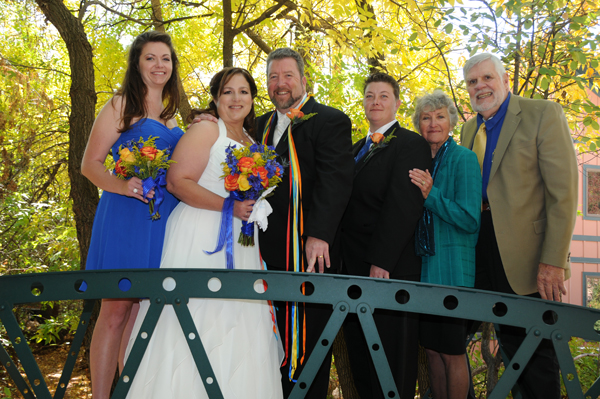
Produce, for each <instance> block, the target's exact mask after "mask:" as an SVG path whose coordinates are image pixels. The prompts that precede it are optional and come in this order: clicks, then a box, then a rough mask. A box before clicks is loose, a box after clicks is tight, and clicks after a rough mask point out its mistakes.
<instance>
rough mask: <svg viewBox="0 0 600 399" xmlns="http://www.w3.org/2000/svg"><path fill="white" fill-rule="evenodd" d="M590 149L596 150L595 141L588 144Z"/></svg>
mask: <svg viewBox="0 0 600 399" xmlns="http://www.w3.org/2000/svg"><path fill="white" fill-rule="evenodd" d="M590 151H596V143H592V144H590Z"/></svg>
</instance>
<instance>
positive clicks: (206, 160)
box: [126, 68, 283, 399]
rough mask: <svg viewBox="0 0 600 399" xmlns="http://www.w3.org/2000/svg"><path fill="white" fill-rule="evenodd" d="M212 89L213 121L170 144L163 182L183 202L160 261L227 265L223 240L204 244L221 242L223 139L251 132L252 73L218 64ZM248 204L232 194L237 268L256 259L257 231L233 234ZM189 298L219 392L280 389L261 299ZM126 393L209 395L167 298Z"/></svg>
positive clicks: (144, 305)
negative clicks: (249, 240) (251, 235)
mask: <svg viewBox="0 0 600 399" xmlns="http://www.w3.org/2000/svg"><path fill="white" fill-rule="evenodd" d="M210 89H211V94H212V96H213V101H211V103H210V105H209V107H210V108H209V110H207V111H208V112H209V113H212V114H214V115H215V116H217V117H219V118H220V119H219V123H218V124H215V123H214V122H209V121H203V122H200V123H197V124H194V125H193V126H192V127H190V129H189V130H188V131H187V132H186V134H185V135H184V136H183V137H182V138H181V140H180V141H179V144H178V145H177V147H176V148H175V151H174V152H173V157H172V159H173V160H175V161H176V163H174V164H172V165H171V167H170V169H169V172H168V178H167V182H168V183H167V189H168V190H169V191H170V192H171V193H173V194H174V195H175V196H176V197H178V198H179V199H181V201H182V202H181V203H180V204H179V205H178V206H177V207H176V208H175V209H174V210H173V212H172V213H171V215H170V217H169V220H168V223H167V231H166V235H165V242H164V248H163V255H162V261H161V266H160V267H161V268H222V269H225V268H226V258H225V250H222V251H221V252H217V253H215V254H214V255H207V254H206V253H204V250H207V251H212V250H213V249H214V248H215V246H216V244H217V239H218V235H219V226H220V220H221V209H222V207H223V201H224V199H225V197H227V196H228V192H227V191H226V190H225V188H224V183H223V179H221V178H220V176H222V175H223V168H222V166H221V162H223V161H224V160H225V155H226V154H225V149H226V148H227V146H229V145H231V144H237V145H238V147H239V146H240V145H246V144H248V143H250V142H252V132H253V129H254V107H253V99H254V97H255V96H256V92H257V90H256V84H255V83H254V80H253V79H252V76H250V74H249V73H248V72H247V71H246V70H244V69H240V68H225V69H223V70H222V71H220V72H219V73H217V74H216V75H215V76H214V77H213V79H212V80H211V83H210ZM247 132H249V133H250V134H248V133H247ZM253 204H254V201H250V200H247V201H244V202H240V201H235V204H234V210H233V215H234V223H233V232H234V243H235V244H234V249H233V253H234V264H235V269H243V270H260V269H261V265H260V259H259V253H258V241H256V245H255V246H252V247H243V246H241V245H239V244H237V234H238V233H239V231H240V229H241V225H242V220H246V221H247V220H248V216H249V215H250V213H251V211H252V205H253ZM255 230H256V229H255ZM257 239H258V237H257V235H256V234H255V240H257ZM148 306H149V303H148V300H145V301H142V302H141V305H140V312H139V315H138V317H137V320H136V322H135V326H134V329H133V333H132V335H131V338H130V341H129V345H128V347H127V353H126V356H128V355H129V352H130V351H131V347H132V346H133V342H134V340H135V338H136V336H137V335H138V332H139V329H140V326H141V324H142V322H143V319H144V316H145V315H146V312H147V310H148ZM188 307H189V309H190V313H191V315H192V318H193V319H194V323H195V325H196V328H197V329H198V333H199V334H200V338H201V340H202V344H203V345H204V348H205V350H206V353H207V355H208V358H209V360H210V363H211V366H212V368H213V371H214V373H215V377H216V379H217V382H218V384H219V387H220V388H221V391H222V393H223V396H224V398H225V399H236V398H239V399H242V398H243V399H251V398H255V399H269V398H273V399H277V398H282V397H283V394H282V390H281V382H280V380H281V374H280V371H279V366H280V364H281V359H280V356H279V353H278V352H279V350H278V341H277V337H276V335H275V334H274V333H273V320H272V315H271V309H270V308H269V305H268V304H267V302H266V301H255V300H221V299H193V298H191V299H190V301H189V304H188ZM127 398H132V399H141V398H144V399H149V398H156V399H159V398H160V399H196V398H198V399H199V398H208V395H207V393H206V390H205V388H204V385H203V383H202V378H201V377H200V375H199V373H198V370H197V368H196V364H195V363H194V360H193V358H192V355H191V352H190V350H189V347H188V344H187V342H186V339H185V336H184V335H183V332H182V331H181V327H180V326H179V321H178V319H177V316H176V315H175V312H174V310H173V308H172V306H171V305H166V306H165V307H164V309H163V311H162V314H161V316H160V319H159V321H158V324H157V325H156V328H155V330H154V333H153V335H152V337H151V339H150V342H149V344H148V348H147V350H146V353H145V354H144V357H143V359H142V362H141V364H140V367H139V369H138V371H137V373H136V375H135V378H134V379H133V381H132V383H131V388H130V390H129V394H128V396H127Z"/></svg>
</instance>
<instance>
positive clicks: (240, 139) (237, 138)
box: [227, 127, 253, 145]
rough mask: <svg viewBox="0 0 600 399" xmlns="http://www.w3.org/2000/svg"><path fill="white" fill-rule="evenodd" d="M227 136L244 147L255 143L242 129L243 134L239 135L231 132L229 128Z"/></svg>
mask: <svg viewBox="0 0 600 399" xmlns="http://www.w3.org/2000/svg"><path fill="white" fill-rule="evenodd" d="M227 134H228V135H229V138H230V139H232V140H234V141H237V142H238V143H240V144H242V145H247V144H252V143H253V140H252V139H251V138H250V136H249V135H248V133H247V132H246V130H244V129H242V134H241V135H239V134H235V133H234V132H232V131H231V130H229V128H228V127H227Z"/></svg>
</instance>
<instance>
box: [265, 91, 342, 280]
mask: <svg viewBox="0 0 600 399" xmlns="http://www.w3.org/2000/svg"><path fill="white" fill-rule="evenodd" d="M273 112H275V111H273ZM273 112H269V113H267V114H265V115H263V116H261V117H259V118H258V122H257V128H258V130H257V138H258V141H259V142H260V141H262V137H263V134H264V132H265V127H266V124H267V121H268V120H269V117H270V116H271V114H272V113H273ZM302 112H303V113H304V114H305V115H307V114H310V113H316V115H314V116H313V117H311V118H310V119H308V120H306V121H304V122H302V123H300V124H297V125H295V126H293V127H292V136H293V138H294V143H295V145H296V153H297V154H298V162H299V164H300V172H301V175H302V207H303V214H304V238H306V237H315V238H319V239H321V240H324V241H326V242H327V243H328V244H329V250H330V257H331V262H332V265H333V264H338V263H339V262H340V256H339V251H338V250H337V249H336V248H334V246H333V243H334V238H335V234H336V231H337V228H338V225H339V222H340V220H341V218H342V214H343V212H344V209H345V207H346V204H347V203H348V198H349V196H350V191H351V189H352V174H353V170H354V161H353V158H352V137H351V134H352V133H351V129H352V123H351V122H350V118H348V116H346V114H344V113H343V112H341V111H339V110H337V109H335V108H331V107H328V106H326V105H322V104H319V103H318V102H316V101H315V99H314V98H310V99H309V100H308V101H307V102H306V104H304V107H302ZM276 124H277V115H276V114H275V115H274V117H273V121H272V124H271V125H272V127H271V133H270V134H269V137H268V142H267V144H269V145H272V143H273V135H274V132H275V126H276ZM288 142H289V140H288V137H287V130H286V132H285V133H284V135H283V136H282V137H281V139H280V140H279V143H278V144H277V147H276V149H275V150H276V152H277V154H279V156H278V160H279V161H280V162H282V161H283V162H286V163H287V162H289V150H288ZM268 201H269V203H270V204H271V206H272V207H273V213H272V214H271V215H270V216H269V227H268V229H267V231H266V232H263V231H262V230H259V236H260V251H261V255H262V257H263V259H264V261H265V262H267V265H269V269H271V270H285V267H286V234H287V226H288V209H289V206H290V176H289V168H287V167H286V168H285V174H284V175H283V179H282V182H281V183H279V186H278V187H277V188H276V189H275V191H274V194H273V195H272V196H271V197H269V198H268ZM290 226H291V224H290ZM332 267H333V266H332Z"/></svg>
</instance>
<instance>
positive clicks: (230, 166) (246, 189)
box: [222, 143, 283, 246]
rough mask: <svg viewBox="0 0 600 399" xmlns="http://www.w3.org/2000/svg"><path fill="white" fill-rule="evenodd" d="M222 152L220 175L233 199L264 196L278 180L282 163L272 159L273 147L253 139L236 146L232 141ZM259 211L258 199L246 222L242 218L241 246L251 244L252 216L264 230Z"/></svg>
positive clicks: (255, 198)
mask: <svg viewBox="0 0 600 399" xmlns="http://www.w3.org/2000/svg"><path fill="white" fill-rule="evenodd" d="M225 152H226V158H225V162H223V163H222V165H223V172H224V175H223V176H222V177H223V178H224V180H225V189H226V190H227V191H229V192H230V196H231V197H233V198H234V199H235V200H238V201H245V200H248V199H251V200H260V199H261V198H266V197H267V196H268V195H269V194H270V193H271V192H272V191H273V189H275V187H276V186H277V184H279V182H280V181H281V175H282V173H283V167H282V166H281V165H280V164H279V162H277V161H276V160H275V158H276V157H277V153H276V152H275V149H274V148H273V147H271V146H266V145H263V144H256V143H255V144H251V145H248V146H245V147H241V148H239V149H238V148H236V146H235V145H233V146H229V147H227V149H226V150H225ZM264 202H266V201H264ZM264 205H266V204H264ZM259 213H261V206H260V205H259V204H258V202H257V203H256V204H255V206H254V209H253V211H252V214H251V215H250V218H249V219H248V222H246V221H242V231H241V232H240V236H239V239H238V243H240V244H242V245H244V246H253V245H254V222H253V221H254V220H256V221H257V224H259V226H260V227H261V228H263V230H264V229H266V216H265V217H264V218H261V215H259ZM262 213H263V214H264V211H262ZM268 213H270V212H268V211H267V215H268ZM263 224H264V226H262V225H263Z"/></svg>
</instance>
